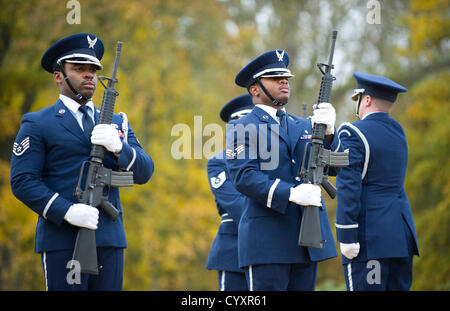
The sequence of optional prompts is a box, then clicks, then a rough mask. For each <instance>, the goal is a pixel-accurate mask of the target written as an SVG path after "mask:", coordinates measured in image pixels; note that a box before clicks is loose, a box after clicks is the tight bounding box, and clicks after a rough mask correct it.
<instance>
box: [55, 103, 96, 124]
mask: <svg viewBox="0 0 450 311" xmlns="http://www.w3.org/2000/svg"><path fill="white" fill-rule="evenodd" d="M59 99H60V100H61V101H62V102H63V104H64V106H66V107H67V109H69V111H70V112H71V113H72V115H73V116H74V117H75V119H76V120H77V122H78V124H79V125H80V127H81V129H82V130H84V129H83V122H82V120H81V119H82V118H83V113H82V112H81V111H80V110H78V108H79V107H80V104H79V103H77V102H76V101H74V100H73V99H72V98H70V97H67V96H65V95H62V94H59ZM86 106H87V107H89V108H90V109H88V115H89V116H90V117H91V119H92V122H94V108H95V107H94V103H93V102H92V100H89V101H88V102H87V103H86ZM94 124H95V122H94Z"/></svg>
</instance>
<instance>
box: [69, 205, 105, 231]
mask: <svg viewBox="0 0 450 311" xmlns="http://www.w3.org/2000/svg"><path fill="white" fill-rule="evenodd" d="M64 219H65V220H66V221H67V222H68V223H70V224H72V225H74V226H77V227H84V228H88V229H91V230H96V229H97V224H98V209H96V208H95V207H92V206H90V205H86V204H82V203H76V204H72V205H71V206H70V207H69V209H68V210H67V213H66V214H65V215H64Z"/></svg>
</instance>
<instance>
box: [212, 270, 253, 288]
mask: <svg viewBox="0 0 450 311" xmlns="http://www.w3.org/2000/svg"><path fill="white" fill-rule="evenodd" d="M218 281H219V289H220V290H221V291H248V287H247V280H246V278H245V273H244V272H233V271H218Z"/></svg>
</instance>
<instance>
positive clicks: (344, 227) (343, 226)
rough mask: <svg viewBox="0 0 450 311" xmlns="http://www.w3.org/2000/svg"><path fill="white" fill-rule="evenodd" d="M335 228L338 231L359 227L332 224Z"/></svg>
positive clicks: (355, 225)
mask: <svg viewBox="0 0 450 311" xmlns="http://www.w3.org/2000/svg"><path fill="white" fill-rule="evenodd" d="M334 225H335V226H336V228H339V229H352V228H358V227H359V225H358V224H353V225H339V224H334Z"/></svg>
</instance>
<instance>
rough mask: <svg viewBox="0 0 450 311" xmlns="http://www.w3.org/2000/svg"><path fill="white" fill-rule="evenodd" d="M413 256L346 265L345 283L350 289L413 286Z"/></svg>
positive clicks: (384, 288) (404, 287) (364, 289)
mask: <svg viewBox="0 0 450 311" xmlns="http://www.w3.org/2000/svg"><path fill="white" fill-rule="evenodd" d="M412 271H413V257H412V256H410V257H404V258H381V259H377V260H368V261H362V262H351V263H348V264H346V265H344V273H345V283H346V285H347V289H348V290H350V291H353V290H355V291H359V290H363V291H376V290H379V291H387V290H402V291H407V290H409V289H410V288H411V284H412Z"/></svg>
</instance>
